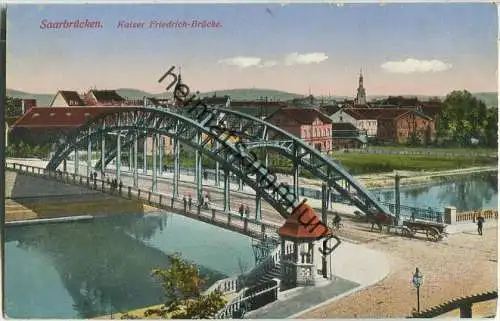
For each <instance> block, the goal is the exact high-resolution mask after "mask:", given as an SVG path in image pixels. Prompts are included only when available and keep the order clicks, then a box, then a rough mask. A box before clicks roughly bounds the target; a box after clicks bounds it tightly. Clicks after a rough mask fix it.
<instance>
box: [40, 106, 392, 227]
mask: <svg viewBox="0 0 500 321" xmlns="http://www.w3.org/2000/svg"><path fill="white" fill-rule="evenodd" d="M199 109H201V110H202V111H201V113H194V114H193V113H191V114H190V113H187V112H186V111H185V110H183V109H180V110H169V109H165V108H149V107H125V108H119V109H118V108H117V110H116V112H112V113H107V114H101V115H99V116H97V117H95V118H93V119H91V120H89V121H88V122H87V123H86V124H85V125H83V126H82V127H80V128H79V129H78V130H77V131H75V132H74V133H73V134H72V135H70V136H68V138H67V139H66V141H64V142H60V144H59V145H58V147H57V150H56V153H55V155H54V157H53V158H52V159H51V161H50V163H49V165H48V166H47V168H48V169H55V168H57V167H58V166H59V165H60V163H61V162H62V161H63V160H64V159H65V158H66V157H67V156H68V155H69V154H70V153H71V152H72V151H75V150H81V149H82V148H85V147H87V148H88V149H89V150H91V147H90V146H91V145H93V144H94V143H97V144H98V145H101V147H102V148H101V153H100V154H101V157H100V160H99V161H98V163H97V164H96V165H95V168H96V169H100V170H101V171H102V170H103V169H104V168H105V167H106V166H107V165H108V164H109V163H110V162H111V161H112V160H113V159H116V162H117V168H118V167H119V166H120V158H121V157H118V158H117V157H116V155H118V154H120V155H121V154H122V150H127V149H129V150H132V149H133V152H132V153H131V154H132V155H133V158H134V160H133V163H134V165H133V172H134V175H133V176H134V183H136V182H137V173H138V170H137V144H138V141H139V140H141V139H144V138H146V137H149V136H152V137H153V146H152V147H153V155H156V152H155V147H156V149H158V148H157V147H158V141H159V136H160V135H161V136H168V137H172V139H173V142H174V143H173V148H174V182H173V185H174V186H173V187H174V188H173V193H174V197H177V196H178V179H179V177H180V174H179V168H180V166H179V160H178V154H179V150H180V149H179V143H183V144H185V145H188V146H190V147H192V148H193V149H194V150H195V151H196V162H195V164H196V165H195V167H196V178H195V181H196V183H197V187H198V188H197V191H198V198H200V197H202V195H200V191H201V185H202V179H203V177H202V175H201V155H205V156H207V157H209V158H211V159H212V160H214V161H215V162H216V184H217V185H218V182H217V181H218V176H219V171H220V168H219V167H220V166H221V167H222V171H223V173H224V175H223V178H224V196H225V197H224V203H225V206H227V205H228V204H227V203H228V201H229V188H228V185H229V183H228V179H229V174H230V173H234V174H235V175H237V176H238V177H239V178H240V180H241V182H242V183H245V184H246V185H248V186H250V187H251V188H253V189H254V190H255V191H256V196H257V200H256V211H260V198H261V197H262V198H263V199H264V200H266V201H267V202H268V203H269V204H270V205H271V206H273V207H274V208H275V209H276V210H277V211H278V212H279V213H280V214H281V215H282V216H284V217H286V215H287V214H289V208H288V207H287V206H286V203H287V200H286V199H280V198H279V197H276V193H273V192H271V191H268V190H266V189H265V188H263V187H262V186H260V184H259V182H258V180H257V177H256V176H252V175H250V172H249V170H248V169H247V168H245V166H243V165H242V164H241V162H240V161H238V157H237V154H238V149H237V148H236V146H235V145H236V144H235V142H234V141H232V140H231V139H227V138H228V135H231V136H232V137H237V138H238V140H239V141H240V142H241V143H242V144H244V146H246V148H247V149H266V150H268V149H272V150H276V151H278V152H279V153H280V154H281V155H283V156H284V157H286V158H288V159H289V160H290V161H291V162H292V164H293V177H294V179H293V184H292V185H293V186H290V187H291V190H292V192H293V194H295V196H296V199H298V189H299V180H298V178H299V172H300V168H303V169H304V170H307V171H309V172H310V173H312V174H313V175H314V176H315V177H316V178H318V179H320V180H321V181H323V182H324V183H325V184H326V185H327V188H328V190H329V191H330V190H332V191H335V192H336V193H339V194H341V195H343V196H345V197H347V198H349V199H350V200H351V201H352V202H353V203H354V204H355V205H356V206H358V207H359V208H360V209H361V210H363V211H378V212H383V213H386V214H389V215H392V214H391V213H390V212H389V211H388V210H387V209H386V208H385V207H384V206H383V205H381V204H380V203H379V202H378V200H377V199H376V197H375V196H374V195H373V194H371V193H370V192H369V191H368V190H366V188H365V187H364V186H363V185H362V184H360V183H359V182H358V181H357V180H356V179H355V178H354V177H352V176H351V175H350V174H349V173H348V172H347V171H346V170H345V169H344V168H343V167H342V166H341V165H339V164H338V163H336V162H335V161H334V160H333V159H331V158H329V157H327V156H325V155H323V154H321V153H320V152H319V151H318V150H316V149H315V148H313V147H312V146H309V145H307V144H305V143H304V142H303V141H302V140H300V139H299V138H297V137H296V136H294V135H291V134H289V133H288V132H286V131H284V130H282V129H281V128H279V127H276V126H274V125H272V124H270V123H268V122H266V121H263V120H261V119H258V118H255V117H252V116H249V115H247V114H244V113H241V112H237V111H233V110H230V109H226V108H217V107H206V106H205V107H202V106H200V107H199ZM200 116H204V117H200ZM116 133H118V134H116ZM110 134H115V135H116V137H115V138H114V139H111V140H109V137H110ZM104 137H108V139H105V138H104ZM104 145H106V147H107V148H104ZM155 160H156V157H153V190H154V189H155V184H156V182H155V180H156V179H157V178H156V177H155V174H156V173H155V172H156V166H157V165H156V164H155ZM263 163H264V164H265V166H264V167H266V166H267V157H266V159H265V161H264V162H263ZM103 164H104V166H102V165H103ZM117 177H119V170H117ZM278 194H279V193H278Z"/></svg>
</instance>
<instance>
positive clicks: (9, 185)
mask: <svg viewBox="0 0 500 321" xmlns="http://www.w3.org/2000/svg"><path fill="white" fill-rule="evenodd" d="M4 197H5V222H13V221H24V220H33V219H49V218H58V217H68V216H82V215H92V216H103V215H111V214H125V213H144V212H152V211H157V209H155V208H153V207H150V206H148V205H144V204H142V203H141V202H138V201H134V200H126V199H122V198H118V197H113V196H110V195H105V194H102V193H100V192H98V191H93V190H89V189H86V188H83V187H77V186H72V185H67V184H63V183H60V182H56V181H52V180H48V179H44V178H40V177H33V176H27V175H22V174H18V173H16V172H13V171H6V172H5V195H4Z"/></svg>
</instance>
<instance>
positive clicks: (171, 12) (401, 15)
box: [6, 3, 498, 97]
mask: <svg viewBox="0 0 500 321" xmlns="http://www.w3.org/2000/svg"><path fill="white" fill-rule="evenodd" d="M7 15H8V26H7V70H6V71H7V87H8V88H10V89H15V90H22V91H25V92H30V93H55V92H57V91H58V90H77V91H78V92H82V91H85V90H88V89H90V88H94V87H95V88H99V89H116V88H133V89H139V90H144V91H147V92H150V93H160V92H163V91H164V85H161V84H159V83H158V82H157V81H158V79H159V78H160V76H161V75H162V74H163V73H164V72H165V71H166V70H168V69H169V68H170V66H172V65H176V66H178V67H181V68H182V76H183V80H184V81H185V83H186V84H188V85H189V86H190V88H191V90H195V91H196V90H198V91H200V92H209V91H217V90H226V89H243V88H263V89H274V90H281V91H286V92H290V93H297V94H304V95H307V94H309V91H310V92H311V93H312V94H313V95H317V96H327V95H329V94H331V95H334V96H349V97H354V96H355V95H356V89H357V87H358V76H359V72H360V70H362V71H363V76H364V87H365V88H366V94H367V96H368V97H370V96H376V95H386V94H393V95H394V94H404V95H430V96H442V95H445V94H447V93H448V92H450V91H452V90H461V89H466V90H469V91H471V92H496V91H497V88H498V84H497V83H498V78H497V77H498V76H497V65H498V53H497V31H498V22H497V8H496V6H495V5H494V4H489V3H473V4H472V3H467V4H466V3H447V4H445V3H434V4H424V3H419V4H416V3H415V4H386V5H383V6H381V5H378V4H345V5H344V6H336V5H329V4H290V5H285V6H283V5H280V4H225V5H222V4H188V5H180V4H126V5H125V4H123V5H117V4H99V5H97V4H93V5H83V4H82V5H80V4H78V5H67V4H66V5H56V4H49V5H35V4H25V5H21V4H9V5H8V12H7Z"/></svg>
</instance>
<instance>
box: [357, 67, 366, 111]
mask: <svg viewBox="0 0 500 321" xmlns="http://www.w3.org/2000/svg"><path fill="white" fill-rule="evenodd" d="M355 104H356V105H366V90H365V87H364V85H363V73H362V71H359V80H358V90H357V93H356V99H355Z"/></svg>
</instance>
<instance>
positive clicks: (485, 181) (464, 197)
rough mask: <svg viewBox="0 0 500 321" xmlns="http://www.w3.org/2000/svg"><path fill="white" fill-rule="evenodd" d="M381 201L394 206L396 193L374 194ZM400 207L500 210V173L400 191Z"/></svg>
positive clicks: (378, 192)
mask: <svg viewBox="0 0 500 321" xmlns="http://www.w3.org/2000/svg"><path fill="white" fill-rule="evenodd" d="M375 194H376V195H377V197H379V198H380V200H381V201H384V202H388V203H394V202H395V197H394V190H392V189H385V190H379V191H375ZM401 204H402V205H408V206H414V207H419V208H428V207H432V208H436V209H440V210H442V209H443V208H444V207H446V206H455V207H456V208H457V210H458V211H468V210H474V209H481V208H485V209H488V208H497V207H498V176H497V173H491V174H481V175H474V176H467V177H462V178H460V179H455V180H454V181H452V182H444V183H441V184H436V185H432V186H420V187H403V188H401Z"/></svg>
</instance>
